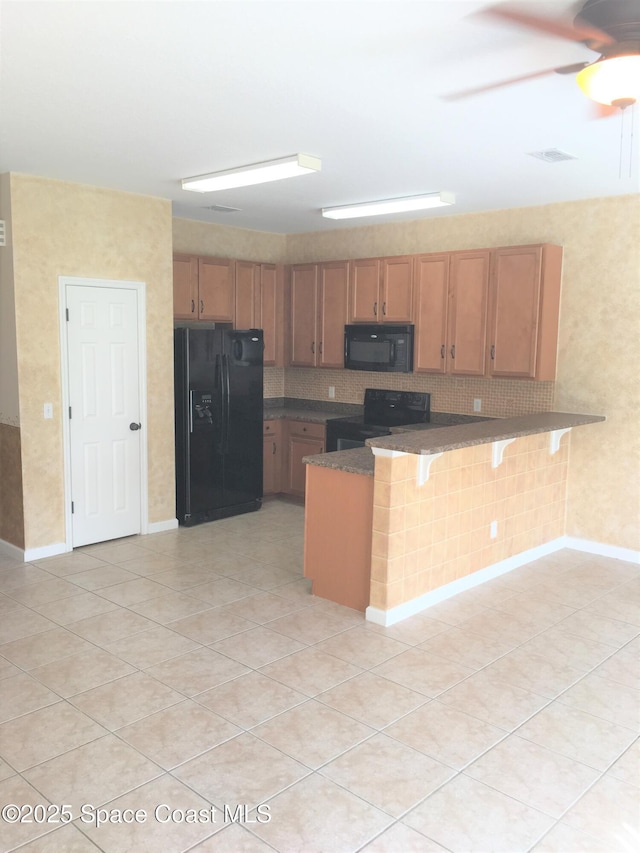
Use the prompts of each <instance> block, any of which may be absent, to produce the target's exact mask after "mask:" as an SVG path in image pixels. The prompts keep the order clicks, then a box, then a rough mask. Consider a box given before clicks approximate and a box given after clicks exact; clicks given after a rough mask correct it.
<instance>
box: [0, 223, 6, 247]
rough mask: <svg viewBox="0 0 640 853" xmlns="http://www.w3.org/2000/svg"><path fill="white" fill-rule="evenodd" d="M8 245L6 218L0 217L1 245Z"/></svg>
mask: <svg viewBox="0 0 640 853" xmlns="http://www.w3.org/2000/svg"><path fill="white" fill-rule="evenodd" d="M6 245H7V224H6V222H5V221H4V219H0V246H6Z"/></svg>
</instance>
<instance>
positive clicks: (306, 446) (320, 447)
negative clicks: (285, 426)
mask: <svg viewBox="0 0 640 853" xmlns="http://www.w3.org/2000/svg"><path fill="white" fill-rule="evenodd" d="M316 453H324V441H322V440H321V439H318V438H313V437H306V436H302V435H300V434H297V433H296V434H295V435H290V436H289V446H288V452H287V458H288V472H287V474H288V482H287V491H288V493H289V494H291V495H296V496H297V497H299V498H303V497H304V492H305V479H306V473H307V466H306V465H305V464H304V463H303V461H302V460H303V458H304V457H305V456H314V455H315V454H316Z"/></svg>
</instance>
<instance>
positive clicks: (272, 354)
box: [260, 264, 283, 367]
mask: <svg viewBox="0 0 640 853" xmlns="http://www.w3.org/2000/svg"><path fill="white" fill-rule="evenodd" d="M281 273H282V269H281V268H280V270H279V269H278V267H276V265H275V264H260V318H261V319H260V322H261V324H262V329H263V330H264V364H265V366H266V367H274V366H280V367H281V366H282V363H283V362H282V308H281V304H282V302H281V299H282V295H281V289H282V277H281Z"/></svg>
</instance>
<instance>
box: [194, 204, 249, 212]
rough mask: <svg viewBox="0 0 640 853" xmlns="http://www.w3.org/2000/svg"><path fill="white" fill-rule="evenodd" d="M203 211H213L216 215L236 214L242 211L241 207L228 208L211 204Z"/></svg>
mask: <svg viewBox="0 0 640 853" xmlns="http://www.w3.org/2000/svg"><path fill="white" fill-rule="evenodd" d="M203 210H212V211H213V212H214V213H236V212H237V211H239V210H242V208H241V207H227V206H226V205H224V204H210V205H208V206H207V207H204V208H203Z"/></svg>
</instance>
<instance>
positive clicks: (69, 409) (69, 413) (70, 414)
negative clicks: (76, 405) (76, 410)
mask: <svg viewBox="0 0 640 853" xmlns="http://www.w3.org/2000/svg"><path fill="white" fill-rule="evenodd" d="M69 420H71V406H69Z"/></svg>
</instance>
